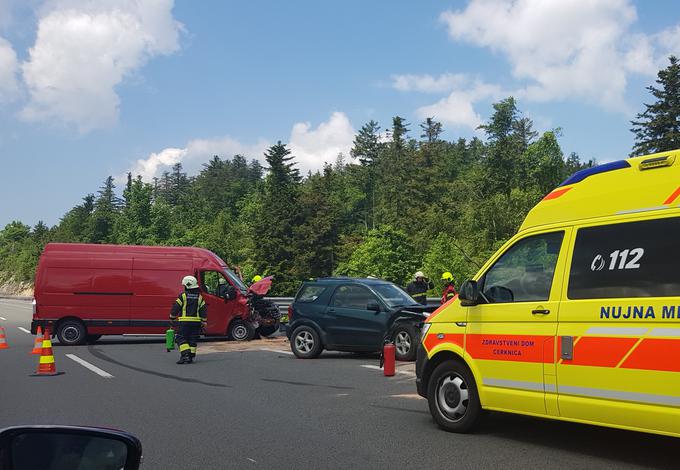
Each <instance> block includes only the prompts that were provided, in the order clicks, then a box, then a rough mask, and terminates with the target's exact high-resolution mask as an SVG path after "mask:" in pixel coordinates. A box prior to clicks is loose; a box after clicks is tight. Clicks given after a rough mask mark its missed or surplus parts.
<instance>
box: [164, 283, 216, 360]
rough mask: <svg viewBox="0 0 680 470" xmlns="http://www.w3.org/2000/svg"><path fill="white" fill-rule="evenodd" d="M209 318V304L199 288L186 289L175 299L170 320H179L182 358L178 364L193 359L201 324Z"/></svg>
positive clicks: (178, 335)
mask: <svg viewBox="0 0 680 470" xmlns="http://www.w3.org/2000/svg"><path fill="white" fill-rule="evenodd" d="M207 318H208V306H207V305H206V304H205V300H203V296H201V294H200V293H199V291H198V289H186V290H185V291H184V292H182V293H181V294H180V295H179V296H178V297H177V300H175V303H174V304H173V306H172V310H171V311H170V321H171V322H173V323H174V322H179V329H178V331H177V335H176V339H177V344H178V345H179V352H180V354H181V358H180V361H179V362H178V364H179V363H185V362H188V363H191V362H192V361H193V358H194V357H195V356H196V343H197V340H198V336H199V335H200V334H201V326H202V325H203V324H204V323H205V322H206V320H207Z"/></svg>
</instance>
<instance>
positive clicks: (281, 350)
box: [258, 348, 295, 356]
mask: <svg viewBox="0 0 680 470" xmlns="http://www.w3.org/2000/svg"><path fill="white" fill-rule="evenodd" d="M258 351H267V352H275V353H280V354H288V355H291V356H295V354H293V352H292V351H284V350H283V349H267V348H260V349H258Z"/></svg>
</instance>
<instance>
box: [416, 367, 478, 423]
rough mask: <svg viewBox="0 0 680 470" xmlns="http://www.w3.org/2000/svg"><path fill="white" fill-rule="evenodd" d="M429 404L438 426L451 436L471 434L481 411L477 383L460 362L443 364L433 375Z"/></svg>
mask: <svg viewBox="0 0 680 470" xmlns="http://www.w3.org/2000/svg"><path fill="white" fill-rule="evenodd" d="M427 402H428V405H429V407H430V414H432V417H433V418H434V420H435V422H436V423H437V424H438V425H439V427H440V428H442V429H444V430H446V431H450V432H461V433H463V432H468V431H470V430H471V429H472V428H473V427H474V426H475V424H476V423H477V421H478V418H479V415H480V410H481V404H480V402H479V394H478V393H477V385H476V384H475V379H474V378H473V377H472V373H471V372H470V371H469V370H468V368H467V367H466V366H465V365H464V364H462V363H461V362H459V361H446V362H443V363H441V364H439V365H438V366H437V368H436V369H435V370H434V372H432V375H431V376H430V382H429V384H428V387H427Z"/></svg>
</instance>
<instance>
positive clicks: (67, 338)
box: [57, 320, 87, 346]
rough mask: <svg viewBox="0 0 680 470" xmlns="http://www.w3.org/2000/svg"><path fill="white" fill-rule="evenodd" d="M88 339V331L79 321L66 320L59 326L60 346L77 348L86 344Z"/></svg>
mask: <svg viewBox="0 0 680 470" xmlns="http://www.w3.org/2000/svg"><path fill="white" fill-rule="evenodd" d="M86 337H87V330H86V329H85V325H83V324H82V323H81V322H79V321H78V320H66V321H63V322H61V323H60V324H59V327H58V328H57V338H58V339H59V344H61V345H63V346H77V345H79V344H84V343H85V339H86Z"/></svg>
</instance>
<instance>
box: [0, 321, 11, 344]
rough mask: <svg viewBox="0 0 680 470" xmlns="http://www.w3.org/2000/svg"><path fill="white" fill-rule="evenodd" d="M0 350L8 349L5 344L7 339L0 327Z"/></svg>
mask: <svg viewBox="0 0 680 470" xmlns="http://www.w3.org/2000/svg"><path fill="white" fill-rule="evenodd" d="M0 349H9V344H7V337H6V336H5V329H4V328H3V327H1V326H0Z"/></svg>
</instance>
